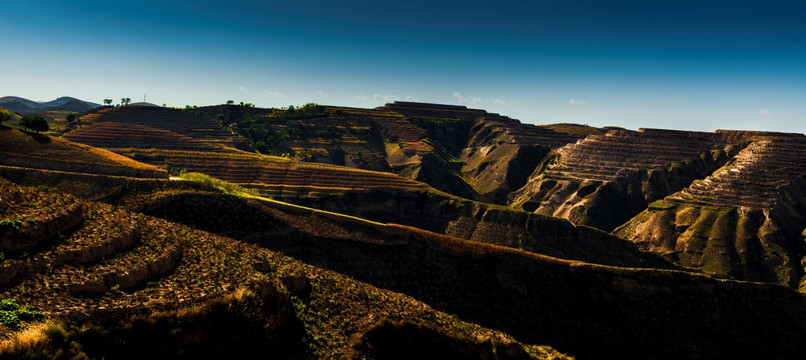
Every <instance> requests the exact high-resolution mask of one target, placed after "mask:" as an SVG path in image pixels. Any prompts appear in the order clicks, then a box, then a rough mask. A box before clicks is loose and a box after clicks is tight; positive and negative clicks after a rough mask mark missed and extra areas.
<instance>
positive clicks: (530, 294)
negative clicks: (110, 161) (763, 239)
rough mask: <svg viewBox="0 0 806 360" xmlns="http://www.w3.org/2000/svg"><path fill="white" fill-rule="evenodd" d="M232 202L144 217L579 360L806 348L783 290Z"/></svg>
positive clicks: (797, 298) (797, 302) (203, 200)
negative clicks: (266, 251)
mask: <svg viewBox="0 0 806 360" xmlns="http://www.w3.org/2000/svg"><path fill="white" fill-rule="evenodd" d="M230 201H236V200H235V199H232V200H229V201H228V202H230ZM236 202H243V204H242V205H237V204H235V203H230V204H229V205H224V204H227V202H222V201H219V200H216V199H215V196H193V195H175V196H171V197H167V198H165V199H163V200H161V201H159V202H157V203H155V204H154V205H153V206H149V207H146V210H145V211H146V213H151V214H154V215H157V216H161V217H165V218H168V219H171V220H175V221H180V222H185V223H189V224H192V225H195V226H200V227H202V228H207V229H209V230H212V231H218V232H221V233H228V234H230V235H232V236H239V235H238V232H239V231H245V232H246V233H248V235H244V236H243V237H242V238H243V239H245V240H248V241H250V242H255V243H258V244H261V245H262V246H265V247H268V248H271V249H276V250H281V251H283V252H284V253H287V254H290V255H292V256H294V257H297V258H300V259H303V260H304V261H306V262H308V263H310V264H313V265H316V266H322V267H327V268H331V269H334V270H336V271H339V272H341V273H343V274H346V275H349V276H351V277H354V278H356V279H359V280H362V281H366V282H368V283H371V284H374V285H376V286H381V287H384V288H388V289H391V290H394V291H399V292H402V293H406V294H409V295H411V296H413V297H415V298H417V299H420V300H422V301H425V302H427V303H429V304H430V305H431V306H434V307H436V308H438V309H442V310H444V311H447V312H451V313H455V314H457V315H458V316H459V317H461V318H464V319H469V320H471V321H474V322H478V323H480V324H483V325H485V326H489V327H494V328H498V329H501V330H503V331H506V332H508V333H511V334H513V335H515V336H516V337H518V338H519V339H521V340H523V341H526V342H537V343H548V344H552V345H553V346H556V347H557V348H558V349H560V350H562V351H566V352H568V353H569V354H571V355H575V356H579V357H580V358H592V357H601V356H603V354H607V356H614V357H630V358H680V357H687V358H737V357H755V356H772V357H776V356H790V355H793V354H797V353H798V352H801V351H802V349H801V347H800V345H797V344H799V343H800V342H801V341H804V340H806V312H804V311H802V309H803V305H804V304H803V302H804V301H806V299H804V297H803V296H802V295H800V294H798V293H796V292H794V291H792V290H791V289H787V288H785V287H780V286H776V285H763V284H753V283H741V282H731V281H720V280H715V279H712V278H709V277H706V276H702V275H695V274H690V273H685V272H678V271H662V270H639V269H631V268H616V267H606V266H596V265H589V264H584V263H580V262H569V261H562V260H558V259H554V258H549V257H545V256H540V255H535V254H531V253H527V252H522V251H518V250H513V249H509V248H505V247H498V246H493V245H486V244H482V243H477V242H468V241H465V240H460V239H457V238H453V237H449V236H444V235H438V234H435V233H431V232H427V231H423V230H419V229H416V228H411V227H406V226H400V225H392V224H377V223H369V222H366V221H363V220H357V219H352V218H348V217H343V216H339V215H335V214H322V213H318V212H316V211H313V210H310V209H303V208H297V207H293V206H289V205H283V204H278V203H265V202H257V201H246V200H237V201H236ZM222 205H223V206H222ZM234 208H240V209H243V210H244V211H245V212H242V213H241V214H251V215H248V216H247V218H248V219H253V220H254V221H252V223H253V225H252V226H250V227H248V228H244V227H243V226H241V225H240V224H241V223H239V222H238V221H237V219H235V218H232V217H231V216H228V215H230V214H234V213H235V212H234V211H231V210H230V209H234ZM172 209H183V211H175V210H172ZM213 219H215V222H213ZM261 219H262V220H261ZM230 224H231V225H230ZM262 224H266V225H265V226H264V225H262ZM279 224H285V227H282V226H278V225H279ZM784 314H786V315H784ZM635 329H641V331H635ZM759 329H762V331H758V330H759ZM770 343H775V344H778V346H776V347H769V346H768V344H770ZM801 355H802V354H801Z"/></svg>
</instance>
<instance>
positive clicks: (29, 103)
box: [0, 96, 39, 110]
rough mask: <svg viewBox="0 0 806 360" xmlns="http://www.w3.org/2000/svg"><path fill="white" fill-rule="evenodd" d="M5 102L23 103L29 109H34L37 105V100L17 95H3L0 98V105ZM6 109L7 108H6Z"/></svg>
mask: <svg viewBox="0 0 806 360" xmlns="http://www.w3.org/2000/svg"><path fill="white" fill-rule="evenodd" d="M7 103H19V104H21V105H24V106H26V107H29V108H31V109H35V108H37V107H39V103H38V102H36V101H31V100H28V99H24V98H21V97H17V96H4V97H1V98H0V105H2V104H7ZM3 107H4V108H6V107H5V106H3ZM6 109H8V108H6ZM9 110H10V109H9Z"/></svg>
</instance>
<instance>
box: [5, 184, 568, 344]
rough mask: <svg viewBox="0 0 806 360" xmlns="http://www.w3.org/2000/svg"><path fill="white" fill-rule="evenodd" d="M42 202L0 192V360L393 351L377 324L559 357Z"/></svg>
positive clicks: (265, 255)
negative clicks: (403, 325)
mask: <svg viewBox="0 0 806 360" xmlns="http://www.w3.org/2000/svg"><path fill="white" fill-rule="evenodd" d="M44 191H45V190H42V189H33V188H26V187H19V186H16V185H13V184H11V183H8V182H6V181H4V180H2V179H0V198H1V199H3V200H2V201H0V213H2V216H3V217H4V218H5V219H11V220H9V221H3V222H2V224H0V240H2V241H0V250H2V252H3V254H5V256H6V260H5V262H4V263H3V264H2V266H0V299H4V300H2V304H3V305H2V307H3V308H2V311H3V312H4V315H3V317H2V323H3V324H4V325H0V334H2V335H3V336H4V338H6V340H5V341H4V342H2V343H0V356H2V357H12V358H20V357H23V356H26V357H30V356H37V357H39V356H42V357H51V356H57V355H58V354H69V355H70V356H77V357H81V356H89V357H92V358H100V357H107V358H143V357H147V358H165V357H168V358H174V357H176V358H198V357H200V356H201V357H205V358H207V357H210V356H252V355H254V354H255V353H256V352H265V353H271V354H273V356H274V357H278V358H307V357H310V358H320V357H338V356H340V355H342V356H343V355H350V354H354V355H353V356H356V357H357V356H360V355H361V354H363V353H365V352H366V351H369V350H367V348H366V347H367V346H369V348H370V349H371V348H375V345H376V344H377V347H378V348H379V349H387V351H388V349H393V348H394V346H404V347H405V344H407V343H409V340H406V338H405V337H402V338H401V336H404V335H397V334H395V333H392V334H381V335H377V334H376V333H377V331H378V330H377V329H384V328H387V327H388V326H387V325H384V324H385V323H383V322H380V323H379V321H381V320H382V319H387V320H386V321H390V320H391V321H404V322H405V323H406V324H415V325H416V326H415V328H414V329H409V330H406V331H407V332H408V333H409V334H419V333H422V332H424V333H425V334H436V336H437V337H436V338H435V339H432V343H431V344H430V345H429V346H431V348H433V349H435V351H439V353H444V354H449V355H450V354H462V353H463V352H466V351H467V349H468V347H470V348H471V349H475V350H473V351H474V352H475V353H478V354H485V353H486V354H494V353H496V352H500V353H502V354H510V358H541V359H542V358H549V357H551V358H558V357H561V355H560V354H557V353H556V352H555V351H554V350H552V349H550V348H547V347H537V346H531V345H522V344H520V343H517V342H515V341H514V340H513V339H512V338H511V337H509V336H507V335H506V334H503V333H501V332H497V331H493V330H488V329H484V328H481V327H479V326H477V325H473V324H469V323H465V322H463V321H462V320H459V319H457V318H454V317H451V316H449V315H446V314H444V313H441V312H438V311H435V310H432V309H431V308H429V307H428V306H426V305H424V304H422V303H420V302H419V301H417V300H414V299H412V298H409V297H407V296H405V295H401V294H397V293H393V292H390V291H386V290H381V289H378V288H375V287H372V286H369V285H366V284H363V283H359V282H357V281H355V280H352V279H349V278H346V277H344V276H341V275H338V274H335V273H332V272H329V271H325V270H322V269H318V268H314V267H310V266H306V265H304V264H301V263H299V262H297V261H294V260H292V259H290V258H288V257H286V256H283V255H280V254H278V253H274V252H271V251H268V250H265V249H261V248H258V247H255V246H252V245H247V244H245V243H243V242H238V241H235V240H232V239H229V238H223V237H219V236H214V235H211V234H210V233H206V232H203V231H199V230H194V229H191V228H188V227H185V226H181V225H177V224H172V223H168V222H166V221H164V220H159V219H154V218H151V217H148V216H143V215H138V214H132V213H129V212H126V211H123V210H121V209H119V208H115V207H113V206H109V205H105V204H98V203H92V202H86V201H83V200H79V199H76V198H74V197H71V196H68V195H65V194H61V193H55V192H44ZM177 210H178V209H177ZM15 219H23V220H21V221H19V222H17V221H16V220H15ZM12 310H13V312H12ZM12 316H13V317H12ZM42 321H44V322H42ZM21 329H25V330H24V332H17V331H18V330H21ZM373 329H375V330H373ZM365 332H369V333H371V334H372V335H363V334H364V333H365ZM352 338H355V339H361V340H357V342H356V343H355V347H352V346H351V339H352ZM390 341H391V342H398V343H399V345H394V344H391V345H383V344H387V343H388V342H390ZM401 342H402V343H401ZM390 346H391V348H390ZM488 356H490V355H488Z"/></svg>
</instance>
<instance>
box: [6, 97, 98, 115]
mask: <svg viewBox="0 0 806 360" xmlns="http://www.w3.org/2000/svg"><path fill="white" fill-rule="evenodd" d="M100 106H101V105H99V104H96V103H92V102H88V101H84V100H79V99H76V98H72V97H69V96H63V97H60V98H57V99H55V100H51V101H47V102H36V101H31V100H28V99H24V98H21V97H16V96H4V97H1V98H0V107H3V108H4V109H7V110H9V111H13V112H18V113H40V112H47V111H74V112H82V111H87V110H90V109H94V108H98V107H100Z"/></svg>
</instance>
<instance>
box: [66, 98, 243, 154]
mask: <svg viewBox="0 0 806 360" xmlns="http://www.w3.org/2000/svg"><path fill="white" fill-rule="evenodd" d="M104 122H110V123H111V124H104V125H100V124H101V123H104ZM80 123H81V124H82V125H81V126H79V128H78V129H76V130H73V131H71V132H69V133H67V134H65V138H67V139H68V140H74V141H77V142H81V143H85V144H88V145H92V146H97V147H102V148H109V147H114V148H126V147H138V148H142V147H159V146H161V145H165V144H166V143H170V142H172V141H177V140H178V141H179V142H181V143H188V142H189V139H187V138H191V139H195V140H198V141H202V142H204V143H207V145H208V147H211V148H222V147H223V148H236V149H248V148H249V147H248V145H247V144H246V143H245V141H244V140H243V139H242V138H241V137H238V136H235V135H233V134H232V133H230V132H229V131H226V130H224V129H222V128H221V124H220V123H219V122H218V121H217V120H216V119H215V118H214V117H213V115H209V114H206V113H204V112H202V111H198V110H192V111H191V110H178V109H172V108H163V107H155V106H137V105H128V106H122V107H117V108H104V109H101V110H99V111H98V112H95V113H91V114H87V115H84V116H82V117H81V119H80ZM116 125H117V127H116ZM98 126H101V127H98ZM147 133H150V135H153V138H152V139H151V141H150V142H149V141H148V140H149V136H145V134H147ZM149 145H150V146H149Z"/></svg>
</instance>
